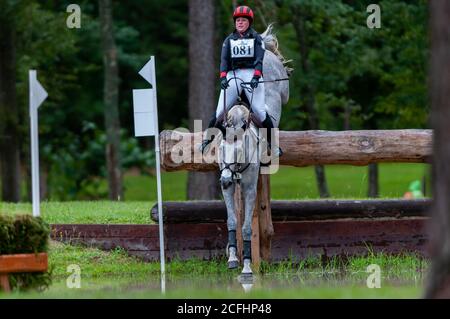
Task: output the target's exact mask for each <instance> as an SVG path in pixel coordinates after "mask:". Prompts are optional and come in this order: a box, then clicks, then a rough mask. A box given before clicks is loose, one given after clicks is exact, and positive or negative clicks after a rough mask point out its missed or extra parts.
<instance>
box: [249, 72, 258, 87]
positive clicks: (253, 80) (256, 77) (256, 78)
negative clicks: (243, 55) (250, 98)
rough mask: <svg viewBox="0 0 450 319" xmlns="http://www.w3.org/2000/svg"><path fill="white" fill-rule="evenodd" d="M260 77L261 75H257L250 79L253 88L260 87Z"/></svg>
mask: <svg viewBox="0 0 450 319" xmlns="http://www.w3.org/2000/svg"><path fill="white" fill-rule="evenodd" d="M259 78H260V77H259V76H257V75H255V76H254V77H253V78H252V80H251V81H250V86H251V87H252V89H256V88H257V87H258V82H259Z"/></svg>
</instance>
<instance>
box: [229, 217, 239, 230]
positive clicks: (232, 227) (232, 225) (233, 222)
mask: <svg viewBox="0 0 450 319" xmlns="http://www.w3.org/2000/svg"><path fill="white" fill-rule="evenodd" d="M236 223H237V221H236V217H234V218H233V217H228V220H227V228H228V229H229V230H236Z"/></svg>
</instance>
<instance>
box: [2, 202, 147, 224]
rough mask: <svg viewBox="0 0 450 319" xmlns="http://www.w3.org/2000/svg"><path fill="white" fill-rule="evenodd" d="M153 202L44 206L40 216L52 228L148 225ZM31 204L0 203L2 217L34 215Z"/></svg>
mask: <svg viewBox="0 0 450 319" xmlns="http://www.w3.org/2000/svg"><path fill="white" fill-rule="evenodd" d="M153 204H154V203H151V202H131V201H130V202H110V201H84V202H42V203H41V216H42V218H43V219H44V220H45V221H46V222H47V223H49V224H149V223H152V221H151V219H150V209H151V208H152V206H153ZM31 212H32V207H31V204H28V203H19V204H10V203H4V202H0V214H31Z"/></svg>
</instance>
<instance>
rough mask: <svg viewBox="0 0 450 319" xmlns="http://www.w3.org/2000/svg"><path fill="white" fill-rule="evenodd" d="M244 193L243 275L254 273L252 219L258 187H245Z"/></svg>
mask: <svg viewBox="0 0 450 319" xmlns="http://www.w3.org/2000/svg"><path fill="white" fill-rule="evenodd" d="M243 193H244V198H245V219H244V225H243V226H242V236H243V239H244V254H243V256H244V269H243V270H242V273H249V274H251V273H252V270H251V268H250V263H251V259H252V242H251V240H252V217H253V209H254V208H255V200H256V185H253V184H252V185H248V186H244V185H243Z"/></svg>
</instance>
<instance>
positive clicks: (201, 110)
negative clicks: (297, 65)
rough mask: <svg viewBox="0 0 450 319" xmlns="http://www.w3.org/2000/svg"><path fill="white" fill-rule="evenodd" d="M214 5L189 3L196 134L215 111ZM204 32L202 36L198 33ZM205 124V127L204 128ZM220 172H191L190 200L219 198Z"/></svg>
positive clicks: (210, 0) (206, 1)
mask: <svg viewBox="0 0 450 319" xmlns="http://www.w3.org/2000/svg"><path fill="white" fill-rule="evenodd" d="M214 30H215V26H214V2H213V0H190V1H189V123H190V130H191V131H193V128H194V120H201V121H202V129H204V128H206V124H207V123H208V122H209V119H210V117H211V116H212V114H213V112H214V111H215V106H216V101H215V99H214V95H215V84H216V83H217V76H216V75H215V70H216V68H215V63H214V43H215V41H214ZM200 31H201V35H199V32H200ZM205 123H206V124H205ZM218 181H219V178H218V174H217V172H207V173H200V172H189V176H188V184H187V197H188V199H214V198H218V197H219V193H220V188H219V182H218Z"/></svg>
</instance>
